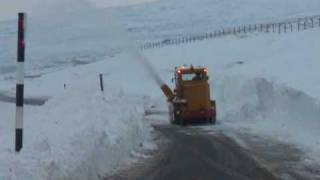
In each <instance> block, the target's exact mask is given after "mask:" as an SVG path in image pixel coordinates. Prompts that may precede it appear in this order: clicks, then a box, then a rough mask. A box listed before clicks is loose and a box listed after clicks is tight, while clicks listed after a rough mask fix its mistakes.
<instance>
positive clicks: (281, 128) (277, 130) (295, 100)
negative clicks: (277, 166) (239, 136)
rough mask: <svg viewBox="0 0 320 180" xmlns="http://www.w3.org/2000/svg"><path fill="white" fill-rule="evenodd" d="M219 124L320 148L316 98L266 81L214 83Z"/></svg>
mask: <svg viewBox="0 0 320 180" xmlns="http://www.w3.org/2000/svg"><path fill="white" fill-rule="evenodd" d="M214 82H215V83H214V86H213V84H212V83H211V85H212V87H214V92H213V93H215V97H216V100H217V108H218V112H219V113H218V116H219V118H218V121H220V122H221V123H222V124H229V125H234V126H239V127H250V128H251V129H252V130H253V131H259V132H262V133H264V134H269V135H272V136H277V137H278V138H280V139H282V140H285V141H290V142H296V143H298V144H302V145H306V146H313V147H315V148H318V149H320V141H319V138H318V137H319V135H320V131H319V129H320V120H319V117H320V105H319V101H318V100H316V99H315V98H313V97H311V96H309V95H307V94H305V93H304V92H301V91H299V90H295V89H293V88H289V87H286V86H284V85H280V84H277V83H275V82H272V81H270V80H267V79H265V78H255V79H251V80H246V78H244V77H223V78H221V79H216V80H214Z"/></svg>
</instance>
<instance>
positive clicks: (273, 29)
mask: <svg viewBox="0 0 320 180" xmlns="http://www.w3.org/2000/svg"><path fill="white" fill-rule="evenodd" d="M274 27H275V25H274V23H273V24H272V32H273V33H274V32H275V28H274Z"/></svg>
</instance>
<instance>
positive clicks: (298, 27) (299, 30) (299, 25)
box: [298, 20, 300, 32]
mask: <svg viewBox="0 0 320 180" xmlns="http://www.w3.org/2000/svg"><path fill="white" fill-rule="evenodd" d="M299 31H300V20H299V21H298V32H299Z"/></svg>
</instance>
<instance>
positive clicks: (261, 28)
mask: <svg viewBox="0 0 320 180" xmlns="http://www.w3.org/2000/svg"><path fill="white" fill-rule="evenodd" d="M260 32H263V24H260Z"/></svg>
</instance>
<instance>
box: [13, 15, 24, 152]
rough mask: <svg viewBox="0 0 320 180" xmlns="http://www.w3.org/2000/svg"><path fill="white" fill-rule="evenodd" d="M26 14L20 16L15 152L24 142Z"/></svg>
mask: <svg viewBox="0 0 320 180" xmlns="http://www.w3.org/2000/svg"><path fill="white" fill-rule="evenodd" d="M24 30H25V13H19V14H18V51H17V77H16V79H17V85H16V124H15V126H16V142H15V150H16V152H19V151H20V150H21V148H22V144H23V142H22V140H23V104H24V102H23V101H24V92H23V91H24V59H25V42H24V35H25V32H24Z"/></svg>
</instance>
